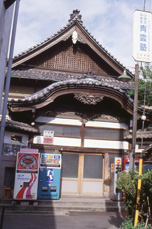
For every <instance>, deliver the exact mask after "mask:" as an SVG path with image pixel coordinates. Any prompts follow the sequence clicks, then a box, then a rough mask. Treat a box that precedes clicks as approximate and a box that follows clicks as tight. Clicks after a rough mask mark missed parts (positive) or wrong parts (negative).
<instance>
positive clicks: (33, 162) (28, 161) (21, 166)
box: [17, 152, 39, 171]
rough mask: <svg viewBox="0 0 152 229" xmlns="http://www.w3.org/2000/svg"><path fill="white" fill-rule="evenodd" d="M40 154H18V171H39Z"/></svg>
mask: <svg viewBox="0 0 152 229" xmlns="http://www.w3.org/2000/svg"><path fill="white" fill-rule="evenodd" d="M38 164H39V154H37V153H21V152H19V153H18V158H17V170H28V171H33V170H36V171H37V170H38Z"/></svg>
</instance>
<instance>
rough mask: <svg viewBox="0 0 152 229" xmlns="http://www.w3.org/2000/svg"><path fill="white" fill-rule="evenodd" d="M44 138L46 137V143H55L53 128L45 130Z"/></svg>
mask: <svg viewBox="0 0 152 229" xmlns="http://www.w3.org/2000/svg"><path fill="white" fill-rule="evenodd" d="M43 137H44V138H43V139H44V142H43V143H44V144H53V140H54V131H52V130H44V131H43Z"/></svg>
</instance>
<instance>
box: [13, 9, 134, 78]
mask: <svg viewBox="0 0 152 229" xmlns="http://www.w3.org/2000/svg"><path fill="white" fill-rule="evenodd" d="M79 13H80V11H78V10H74V11H73V13H72V14H71V15H70V20H69V21H68V23H67V25H66V26H64V27H63V28H61V29H60V30H59V31H58V32H57V33H55V34H54V35H52V36H50V37H48V38H47V39H46V40H44V41H43V42H40V43H38V44H37V45H35V46H33V47H31V48H30V49H28V50H26V51H24V52H22V53H20V54H18V55H17V56H15V57H14V61H17V60H18V59H20V58H22V57H24V56H25V55H28V54H30V53H32V52H34V51H35V50H37V49H40V48H41V47H44V46H45V45H47V44H48V43H50V42H52V41H53V40H55V39H57V38H58V37H59V36H61V35H62V34H63V33H65V32H66V31H67V30H68V29H70V28H71V27H72V26H73V25H75V24H77V25H78V26H79V27H80V28H81V29H82V30H83V31H84V32H85V33H86V34H87V35H88V37H90V39H91V40H92V41H93V42H94V43H95V44H96V45H97V46H98V47H99V48H100V49H101V50H102V51H103V52H104V53H105V54H106V55H107V56H109V57H110V59H112V60H113V61H114V62H115V63H116V64H117V65H119V66H120V67H121V68H122V69H125V67H124V66H123V65H122V64H121V63H120V62H119V61H118V60H117V59H116V58H115V57H114V56H112V54H111V53H109V52H108V51H107V50H106V49H105V48H104V47H103V46H102V45H100V44H99V42H98V41H97V40H96V39H95V38H94V37H93V36H92V35H91V33H90V32H89V31H88V30H87V29H86V28H85V27H84V26H83V24H82V23H83V22H82V20H81V15H80V14H79ZM127 73H129V75H130V76H132V77H133V74H132V73H131V72H130V71H129V70H128V69H127Z"/></svg>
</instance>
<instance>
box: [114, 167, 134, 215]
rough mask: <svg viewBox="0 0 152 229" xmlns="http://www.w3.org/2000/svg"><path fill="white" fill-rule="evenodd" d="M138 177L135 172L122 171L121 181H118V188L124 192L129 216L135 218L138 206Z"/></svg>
mask: <svg viewBox="0 0 152 229" xmlns="http://www.w3.org/2000/svg"><path fill="white" fill-rule="evenodd" d="M137 180H138V175H137V173H136V172H135V171H129V172H128V173H127V172H126V171H122V172H120V173H119V179H118V180H117V181H116V183H117V188H118V189H119V190H121V191H122V192H123V196H124V201H125V204H126V211H127V213H128V215H131V216H133V215H134V210H135V206H136V193H137Z"/></svg>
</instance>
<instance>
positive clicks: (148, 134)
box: [125, 130, 152, 140]
mask: <svg viewBox="0 0 152 229" xmlns="http://www.w3.org/2000/svg"><path fill="white" fill-rule="evenodd" d="M136 138H137V139H141V138H143V139H150V138H151V139H152V131H147V130H145V131H141V130H139V131H137V133H136ZM125 139H126V140H132V134H129V135H127V136H126V137H125Z"/></svg>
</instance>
